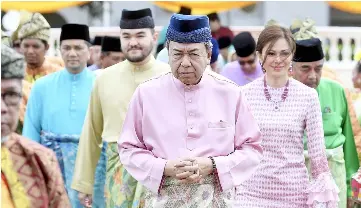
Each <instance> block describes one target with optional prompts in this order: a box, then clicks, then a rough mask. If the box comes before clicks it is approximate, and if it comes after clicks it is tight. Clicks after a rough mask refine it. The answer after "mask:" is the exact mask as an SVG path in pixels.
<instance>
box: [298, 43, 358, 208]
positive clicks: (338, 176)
mask: <svg viewBox="0 0 361 208" xmlns="http://www.w3.org/2000/svg"><path fill="white" fill-rule="evenodd" d="M323 63H324V54H323V50H322V44H321V41H320V40H319V39H318V38H309V39H303V40H297V39H296V53H295V55H294V58H293V64H292V69H293V77H294V78H295V79H296V80H298V81H300V82H302V83H304V84H305V85H307V86H309V87H312V88H314V89H316V91H317V93H318V97H319V99H320V103H321V111H322V119H323V128H324V136H325V145H326V155H327V159H328V165H329V167H330V170H331V172H332V175H333V178H334V179H335V181H336V184H337V186H338V188H339V189H340V193H339V198H340V201H339V206H338V207H339V208H346V207H347V204H348V206H350V205H351V200H348V199H349V198H350V197H351V187H350V178H351V175H352V174H353V173H355V172H357V170H358V168H359V160H358V156H357V151H356V146H355V141H354V135H353V131H352V126H351V120H350V116H349V107H348V104H347V100H346V95H345V91H344V88H343V87H342V86H341V85H340V84H338V83H337V82H335V81H333V80H330V79H327V78H321V75H322V68H323ZM351 107H352V106H351ZM304 143H305V158H306V162H307V164H308V163H309V160H308V151H307V139H305V142H304ZM308 165H309V164H308ZM310 175H311V174H310Z"/></svg>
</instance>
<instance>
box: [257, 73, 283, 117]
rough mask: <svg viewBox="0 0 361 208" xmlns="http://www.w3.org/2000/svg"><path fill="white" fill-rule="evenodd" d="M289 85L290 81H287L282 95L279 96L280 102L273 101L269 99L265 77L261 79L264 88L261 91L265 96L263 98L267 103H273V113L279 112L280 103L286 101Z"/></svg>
mask: <svg viewBox="0 0 361 208" xmlns="http://www.w3.org/2000/svg"><path fill="white" fill-rule="evenodd" d="M289 84H290V80H287V83H286V86H285V89H284V91H283V93H282V95H281V98H282V99H281V100H280V101H273V100H272V99H271V94H270V93H269V91H268V89H267V83H266V76H265V77H264V79H263V86H264V90H263V91H264V95H265V97H266V99H267V100H268V101H270V102H273V104H274V107H273V110H274V111H279V110H280V107H279V104H280V103H281V102H284V101H285V100H286V98H287V96H288V86H289Z"/></svg>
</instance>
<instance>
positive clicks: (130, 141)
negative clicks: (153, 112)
mask: <svg viewBox="0 0 361 208" xmlns="http://www.w3.org/2000/svg"><path fill="white" fill-rule="evenodd" d="M142 112H143V109H142V101H141V98H140V93H139V88H137V89H136V91H135V92H134V95H133V97H132V99H131V101H130V104H129V108H128V112H127V116H126V118H125V121H124V124H123V129H122V132H121V135H120V138H119V140H118V150H119V157H120V161H121V163H122V164H123V165H124V167H125V169H126V170H127V171H128V172H129V173H130V174H131V175H132V176H133V177H134V178H135V179H136V180H137V181H138V182H140V183H141V184H142V185H144V186H145V187H147V188H148V189H149V190H150V191H152V192H154V193H158V190H159V187H160V185H161V181H162V178H163V173H164V168H165V165H166V160H164V159H162V158H157V157H155V156H154V154H153V153H152V152H151V151H149V150H147V148H146V146H145V145H144V142H143V135H142Z"/></svg>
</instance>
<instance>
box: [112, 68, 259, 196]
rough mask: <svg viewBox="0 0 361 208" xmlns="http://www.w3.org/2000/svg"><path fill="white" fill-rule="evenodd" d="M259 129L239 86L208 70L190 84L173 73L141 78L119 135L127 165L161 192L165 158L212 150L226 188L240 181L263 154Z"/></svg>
mask: <svg viewBox="0 0 361 208" xmlns="http://www.w3.org/2000/svg"><path fill="white" fill-rule="evenodd" d="M260 143H261V139H260V130H259V127H258V125H257V123H256V121H255V119H254V117H253V115H252V114H251V112H250V110H249V107H248V104H247V102H246V100H245V97H244V96H243V94H242V93H241V89H240V87H238V86H237V85H236V84H234V83H233V82H231V81H229V80H227V79H226V78H224V77H222V76H220V75H217V74H215V73H214V72H211V71H209V70H206V71H205V72H204V74H203V77H202V79H201V81H200V82H199V83H198V84H197V85H193V86H186V85H184V84H183V83H182V82H181V81H179V80H178V79H176V78H175V77H174V76H173V75H172V73H167V74H165V75H161V76H159V77H157V78H154V79H151V80H149V81H147V82H145V83H143V84H141V85H140V86H139V87H138V88H137V89H136V91H135V93H134V95H133V98H132V99H131V102H130V105H129V109H128V112H127V116H126V119H125V121H124V125H123V130H122V133H121V135H120V138H119V140H118V145H119V156H120V161H121V162H122V164H123V165H124V167H125V168H126V169H127V171H128V172H129V173H130V174H131V175H132V176H133V177H134V178H135V179H136V180H138V181H139V182H140V183H141V184H143V185H144V186H146V187H147V188H148V189H149V190H151V191H153V192H155V193H157V192H158V189H159V186H160V183H161V180H162V177H163V172H164V168H165V165H166V162H167V160H175V159H179V158H182V157H186V156H194V157H209V156H213V157H214V160H215V163H216V166H217V171H218V177H219V181H220V185H221V187H222V189H223V190H228V189H231V188H233V187H235V186H238V185H240V184H241V183H242V182H243V181H245V180H246V179H248V178H250V177H251V175H252V173H253V172H255V170H256V167H257V165H258V164H259V163H260V160H261V157H262V148H261V146H260Z"/></svg>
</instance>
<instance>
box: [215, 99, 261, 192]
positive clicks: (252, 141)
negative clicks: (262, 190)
mask: <svg viewBox="0 0 361 208" xmlns="http://www.w3.org/2000/svg"><path fill="white" fill-rule="evenodd" d="M235 128H236V129H235V136H234V146H235V150H234V152H233V153H231V154H229V155H227V156H219V157H214V161H215V163H216V167H217V172H218V177H219V181H220V184H221V187H222V190H223V191H226V190H229V189H231V188H233V187H236V186H239V185H241V183H242V182H243V181H245V180H247V179H249V178H250V177H251V176H252V174H253V173H254V172H255V171H256V169H257V166H258V164H259V163H260V162H261V159H262V147H261V133H260V130H259V127H258V124H257V122H256V120H255V118H254V117H253V115H252V113H251V111H250V109H249V106H248V103H247V101H246V98H245V96H243V94H242V93H241V95H240V99H239V103H238V106H237V112H236V124H235Z"/></svg>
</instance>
